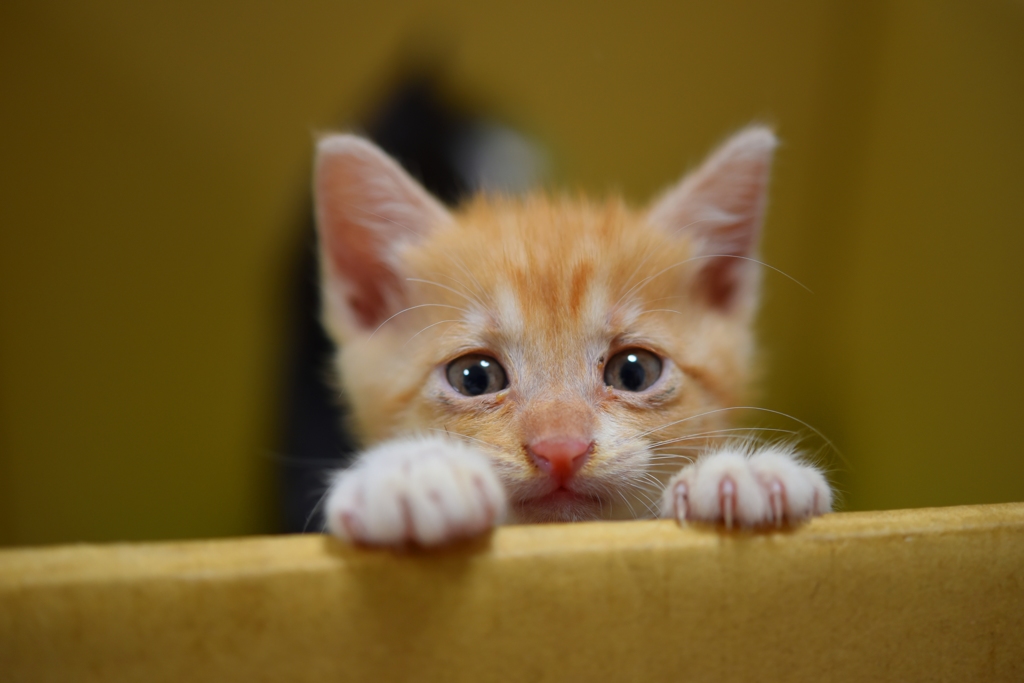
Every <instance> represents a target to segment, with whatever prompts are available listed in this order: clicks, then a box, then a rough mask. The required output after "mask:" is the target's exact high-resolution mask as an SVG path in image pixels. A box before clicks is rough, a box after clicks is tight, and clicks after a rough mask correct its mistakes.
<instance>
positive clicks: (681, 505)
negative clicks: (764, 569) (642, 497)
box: [661, 447, 832, 528]
mask: <svg viewBox="0 0 1024 683" xmlns="http://www.w3.org/2000/svg"><path fill="white" fill-rule="evenodd" d="M831 510H832V489H831V488H829V485H828V482H827V481H825V477H824V476H823V475H822V474H821V472H819V471H818V470H817V469H816V468H814V467H813V466H811V465H808V464H805V463H802V462H800V461H799V460H797V458H796V457H795V456H794V455H793V453H792V451H790V450H788V449H785V448H782V447H768V448H765V449H763V450H757V451H753V452H749V451H747V450H745V449H743V448H725V449H723V450H720V451H716V452H712V453H709V454H707V455H704V456H702V457H701V458H699V459H698V460H697V462H695V463H693V464H692V465H688V466H686V467H684V468H683V469H682V470H681V471H680V472H679V474H677V475H675V476H674V477H672V479H671V480H669V484H668V487H667V488H666V489H665V493H664V495H663V497H662V504H661V511H662V516H663V517H672V518H675V519H677V520H678V521H679V523H680V524H682V523H684V522H686V521H700V522H709V523H713V524H719V523H720V524H724V525H725V526H726V527H727V528H732V527H733V526H741V527H757V526H767V525H775V526H782V525H783V524H784V523H795V522H800V521H803V520H805V519H808V518H809V517H814V516H816V515H823V514H825V513H826V512H829V511H831Z"/></svg>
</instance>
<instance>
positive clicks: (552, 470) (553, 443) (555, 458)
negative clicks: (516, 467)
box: [526, 438, 594, 486]
mask: <svg viewBox="0 0 1024 683" xmlns="http://www.w3.org/2000/svg"><path fill="white" fill-rule="evenodd" d="M593 451H594V442H593V441H590V442H587V441H584V440H583V439H571V438H555V439H543V440H541V441H536V442H534V443H532V444H527V446H526V452H527V453H529V455H530V460H532V461H533V464H535V465H536V466H537V468H538V469H540V471H541V472H544V473H545V474H547V475H548V476H550V477H551V478H552V479H553V480H555V482H556V483H557V484H558V485H559V486H563V485H565V484H566V483H567V482H568V481H569V480H570V479H572V477H573V475H575V474H576V473H577V472H579V471H580V470H581V469H582V468H583V466H584V465H585V464H587V460H589V459H590V454H591V453H592V452H593Z"/></svg>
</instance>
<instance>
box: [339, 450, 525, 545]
mask: <svg viewBox="0 0 1024 683" xmlns="http://www.w3.org/2000/svg"><path fill="white" fill-rule="evenodd" d="M325 510H326V517H327V529H328V530H329V531H330V532H331V533H332V534H334V535H335V536H338V537H339V538H342V539H344V540H347V541H351V542H353V543H363V544H368V545H402V544H406V543H416V544H419V545H423V546H432V545H441V544H443V543H447V542H449V541H453V540H455V539H458V538H465V537H468V536H475V535H477V534H480V533H483V532H484V531H486V530H488V529H490V528H491V527H493V526H494V525H495V524H498V523H500V522H501V521H502V520H503V519H504V517H505V510H506V499H505V491H504V489H503V488H502V486H501V483H500V482H499V481H498V477H497V475H496V474H495V473H494V470H493V469H492V468H491V464H490V462H489V461H488V459H487V457H486V456H485V455H483V454H482V453H480V452H479V451H477V450H476V449H474V448H472V447H470V446H467V445H465V444H463V443H461V442H458V441H453V440H450V439H447V438H442V437H418V438H408V439H396V440H393V441H387V442H384V443H382V444H380V445H378V446H376V447H374V448H371V449H370V450H368V451H366V452H364V453H363V454H362V455H361V456H360V457H359V460H357V461H356V463H355V464H354V465H352V466H351V467H350V468H348V469H346V470H342V471H340V472H338V473H337V474H336V475H335V479H334V481H333V482H332V484H331V489H330V491H329V492H328V493H327V502H326V504H325Z"/></svg>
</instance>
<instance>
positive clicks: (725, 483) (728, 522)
mask: <svg viewBox="0 0 1024 683" xmlns="http://www.w3.org/2000/svg"><path fill="white" fill-rule="evenodd" d="M718 493H719V498H720V501H721V505H722V519H723V520H724V521H725V528H726V529H732V522H733V515H734V514H735V512H736V482H734V481H733V480H732V479H730V478H729V477H725V478H723V479H722V483H721V484H719V485H718Z"/></svg>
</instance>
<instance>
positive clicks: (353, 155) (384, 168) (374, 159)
mask: <svg viewBox="0 0 1024 683" xmlns="http://www.w3.org/2000/svg"><path fill="white" fill-rule="evenodd" d="M314 171H315V172H314V176H315V177H314V180H313V190H314V195H315V205H316V219H317V220H316V223H317V232H318V233H319V236H320V270H321V283H322V287H321V293H322V297H323V317H324V322H325V323H326V324H327V327H328V329H329V330H330V332H331V333H332V334H333V335H334V336H335V338H336V339H335V340H336V341H342V340H344V339H346V338H349V337H352V336H353V335H359V334H371V333H372V332H373V331H374V330H376V328H377V326H378V325H380V324H381V323H383V322H384V321H385V320H387V319H388V318H389V316H392V315H394V314H395V313H396V312H398V311H400V310H401V309H402V308H403V307H404V305H405V294H406V291H405V290H406V287H405V274H404V273H403V272H402V265H401V259H400V256H399V255H400V253H401V251H402V249H403V248H404V247H405V246H406V245H409V244H412V243H416V242H418V241H420V240H422V239H423V238H424V237H425V236H426V235H427V234H428V233H429V232H430V231H431V230H433V229H435V228H437V227H438V226H440V225H443V224H445V223H448V222H450V221H451V220H452V218H451V215H450V214H449V213H448V212H447V211H446V210H445V208H444V207H443V206H441V204H440V203H439V202H438V201H437V200H435V199H434V198H433V197H431V196H430V195H429V194H428V193H427V191H426V190H424V189H423V188H422V187H421V186H420V185H419V183H417V182H416V181H415V180H413V179H412V178H411V177H409V175H408V174H407V173H406V172H405V171H404V170H402V167H401V166H399V165H398V163H397V162H395V161H394V160H392V159H391V158H390V157H388V156H387V155H386V154H385V153H384V152H382V151H381V150H380V149H378V148H377V147H376V146H375V145H373V144H372V143H370V142H369V141H367V140H364V139H363V138H360V137H356V136H354V135H331V136H328V137H325V138H322V139H321V140H320V142H319V144H318V145H317V153H316V165H315V169H314Z"/></svg>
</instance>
